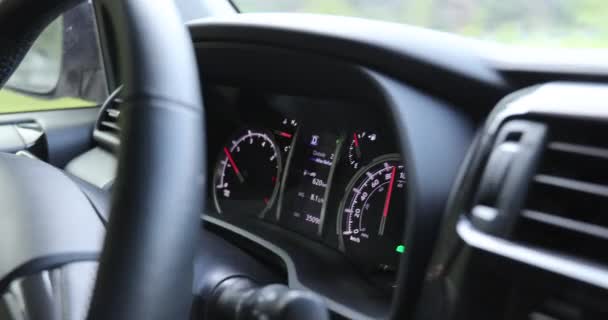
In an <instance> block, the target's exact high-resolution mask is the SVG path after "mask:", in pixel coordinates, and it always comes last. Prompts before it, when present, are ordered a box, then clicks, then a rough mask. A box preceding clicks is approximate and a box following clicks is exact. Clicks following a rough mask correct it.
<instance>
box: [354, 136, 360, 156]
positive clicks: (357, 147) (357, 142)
mask: <svg viewBox="0 0 608 320" xmlns="http://www.w3.org/2000/svg"><path fill="white" fill-rule="evenodd" d="M353 142H354V143H355V152H356V153H357V158H361V148H360V147H359V137H357V133H356V132H354V133H353Z"/></svg>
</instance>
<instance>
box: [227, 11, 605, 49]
mask: <svg viewBox="0 0 608 320" xmlns="http://www.w3.org/2000/svg"><path fill="white" fill-rule="evenodd" d="M233 1H234V2H235V4H236V5H237V6H238V7H239V8H240V10H241V11H242V12H310V13H325V14H335V15H343V16H355V17H364V18H370V19H378V20H385V21H393V22H399V23H405V24H411V25H417V26H422V27H428V28H432V29H436V30H441V31H447V32H452V33H457V34H461V35H465V36H470V37H475V38H479V39H483V40H492V41H497V42H500V43H506V44H516V45H524V46H532V47H550V48H552V47H555V48H607V47H608V0H502V1H501V0H233Z"/></svg>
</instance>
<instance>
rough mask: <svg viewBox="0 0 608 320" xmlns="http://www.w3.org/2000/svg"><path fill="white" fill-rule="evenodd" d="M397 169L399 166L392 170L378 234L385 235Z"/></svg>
mask: <svg viewBox="0 0 608 320" xmlns="http://www.w3.org/2000/svg"><path fill="white" fill-rule="evenodd" d="M396 171H397V166H393V171H392V172H391V182H389V184H388V191H387V192H386V199H385V200H384V210H382V220H380V228H379V229H378V235H379V236H382V235H384V228H385V226H386V217H387V216H388V208H389V207H390V205H391V195H392V194H393V185H394V184H395V172H396Z"/></svg>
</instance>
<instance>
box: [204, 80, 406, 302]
mask: <svg viewBox="0 0 608 320" xmlns="http://www.w3.org/2000/svg"><path fill="white" fill-rule="evenodd" d="M210 92H211V93H210V98H209V99H208V105H212V107H210V109H211V110H214V111H211V114H210V118H212V119H213V120H211V121H209V123H210V125H212V126H213V124H214V123H221V126H217V125H216V128H214V129H213V130H214V134H213V135H212V136H211V137H210V144H211V146H212V147H211V148H210V150H211V151H210V154H211V155H215V156H216V158H215V161H212V162H211V163H213V167H212V168H210V170H209V172H212V173H213V176H212V177H209V179H210V181H212V184H211V185H212V188H210V190H209V192H210V195H209V197H210V198H211V200H212V201H209V203H210V204H212V208H209V211H208V212H213V215H214V216H216V217H218V218H220V219H225V220H227V221H232V222H234V223H235V224H236V225H237V226H243V225H246V222H245V221H247V220H249V221H250V220H255V221H259V222H263V223H265V224H268V225H271V226H273V227H276V228H278V229H281V230H283V231H286V232H287V233H288V234H292V235H293V236H294V237H297V238H298V239H301V241H302V242H315V243H318V244H321V245H323V246H325V247H327V248H328V249H329V250H330V251H333V252H334V253H335V254H336V255H340V256H343V257H345V258H346V260H347V261H348V262H349V264H350V265H352V267H353V269H355V270H356V271H357V272H359V273H360V274H361V278H362V280H364V281H367V282H368V283H369V284H370V287H372V288H374V290H376V291H377V293H378V294H379V295H383V294H384V295H386V296H390V292H391V291H392V289H393V286H394V285H395V281H396V272H397V266H398V263H399V258H400V256H401V254H402V253H403V252H404V251H405V250H406V248H405V245H404V243H403V231H404V223H405V208H404V207H405V202H406V199H405V198H406V189H407V173H406V170H405V166H404V158H403V157H402V156H401V153H400V151H399V147H398V144H397V141H396V137H395V133H394V130H393V129H392V127H391V125H390V123H389V122H388V121H387V119H386V115H384V114H382V113H379V112H378V110H377V109H376V108H373V107H370V106H367V105H363V104H358V103H353V102H348V101H342V100H335V99H334V100H331V99H320V98H311V97H302V96H288V95H280V94H274V93H267V94H266V93H262V94H260V93H259V92H256V93H251V92H247V91H246V90H239V89H237V88H231V87H215V88H213V89H210ZM340 118H342V119H349V121H336V119H340ZM219 119H222V120H223V121H219ZM215 130H217V131H215ZM262 236H264V235H262Z"/></svg>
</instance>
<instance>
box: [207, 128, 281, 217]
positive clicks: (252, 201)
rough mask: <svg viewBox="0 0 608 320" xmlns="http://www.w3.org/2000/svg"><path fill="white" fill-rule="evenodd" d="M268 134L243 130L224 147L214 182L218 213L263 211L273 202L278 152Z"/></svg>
mask: <svg viewBox="0 0 608 320" xmlns="http://www.w3.org/2000/svg"><path fill="white" fill-rule="evenodd" d="M271 137H272V136H271V134H270V133H267V132H265V131H253V130H246V131H245V132H243V133H241V134H239V135H238V136H237V137H236V138H235V139H233V140H232V141H231V142H230V143H229V144H228V145H226V146H224V147H223V150H222V151H221V154H220V159H219V161H218V164H217V167H216V172H215V176H214V179H213V184H214V188H215V192H214V194H213V195H214V200H215V206H216V209H217V211H218V212H219V213H249V214H253V215H261V214H263V213H264V212H265V211H266V210H268V208H269V207H270V206H271V205H272V203H273V202H274V199H275V198H276V195H277V191H278V181H279V176H280V173H281V153H280V151H279V148H278V147H277V146H276V144H275V142H274V140H273V139H272V138H271Z"/></svg>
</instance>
